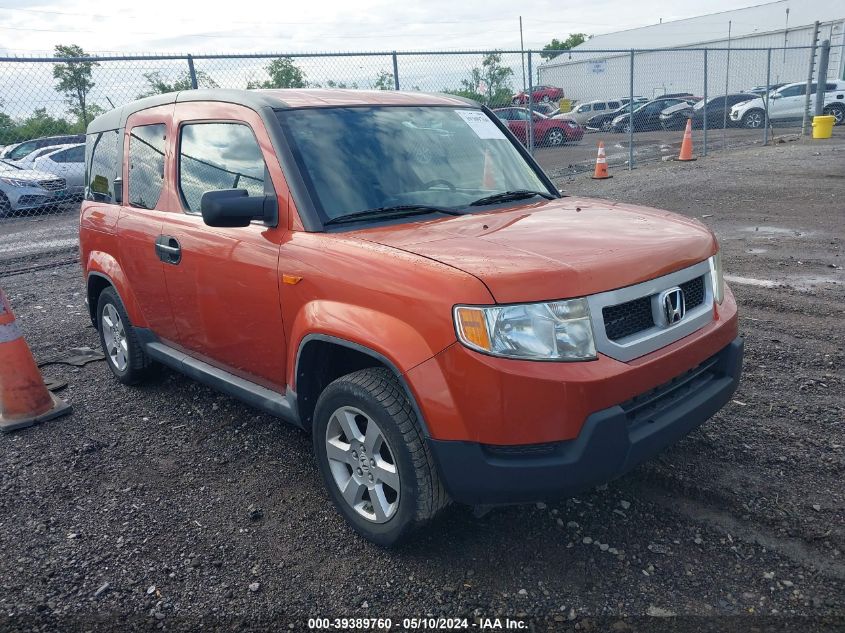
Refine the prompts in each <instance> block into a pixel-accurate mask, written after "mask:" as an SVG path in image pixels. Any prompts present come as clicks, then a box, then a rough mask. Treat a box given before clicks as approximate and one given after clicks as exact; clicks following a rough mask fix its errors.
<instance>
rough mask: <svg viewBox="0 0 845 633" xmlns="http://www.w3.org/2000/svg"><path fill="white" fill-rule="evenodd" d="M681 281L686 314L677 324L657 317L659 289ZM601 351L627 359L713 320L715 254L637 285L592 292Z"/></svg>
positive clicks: (590, 299) (589, 300)
mask: <svg viewBox="0 0 845 633" xmlns="http://www.w3.org/2000/svg"><path fill="white" fill-rule="evenodd" d="M675 286H678V287H681V288H682V289H683V291H684V293H685V295H686V315H685V316H684V318H683V319H681V321H680V322H678V323H674V324H672V325H671V326H666V325H664V324H662V323H661V324H659V323H657V321H656V319H658V317H659V315H660V314H661V313H660V312H659V311H658V306H657V305H656V304H657V295H659V294H660V293H661V292H663V291H664V290H668V289H671V288H673V287H675ZM586 300H587V305H589V306H590V314H591V315H592V322H593V336H594V337H595V341H596V351H598V352H600V353H601V354H604V355H606V356H609V357H611V358H615V359H616V360H620V361H622V362H627V361H630V360H633V359H634V358H638V357H640V356H643V355H645V354H648V353H650V352H653V351H655V350H658V349H660V348H661V347H665V346H666V345H669V344H670V343H673V342H674V341H677V340H679V339H682V338H683V337H685V336H688V335H689V334H692V333H693V332H695V331H696V330H698V329H699V328H701V327H704V326H705V325H706V324H707V323H709V322H710V321H712V320H713V310H712V307H713V288H712V284H711V270H710V262H709V260H705V261H703V262H699V263H698V264H693V265H692V266H689V267H688V268H684V269H682V270H678V271H676V272H673V273H669V274H668V275H663V276H661V277H655V278H654V279H649V280H648V281H644V282H641V283H638V284H634V285H632V286H623V287H621V288H617V289H615V290H608V291H607V292H600V293H597V294H594V295H589V296H587V297H586Z"/></svg>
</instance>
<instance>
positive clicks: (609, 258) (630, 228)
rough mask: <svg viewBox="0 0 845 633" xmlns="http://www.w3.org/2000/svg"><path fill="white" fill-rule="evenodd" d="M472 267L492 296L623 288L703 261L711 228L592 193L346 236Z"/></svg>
mask: <svg viewBox="0 0 845 633" xmlns="http://www.w3.org/2000/svg"><path fill="white" fill-rule="evenodd" d="M349 236H350V237H356V238H358V239H362V240H368V241H371V242H375V243H378V244H382V245H385V246H390V247H393V248H397V249H400V250H403V251H406V252H409V253H414V254H416V255H419V256H422V257H426V258H429V259H433V260H436V261H439V262H442V263H444V264H447V265H449V266H452V267H453V268H457V269H460V270H463V271H464V272H467V273H469V274H471V275H474V276H475V277H477V278H478V279H480V280H481V281H482V282H484V284H485V285H486V286H487V287H488V288H489V290H490V292H491V293H492V294H493V297H494V299H495V300H496V301H497V302H499V303H516V302H524V301H542V300H550V299H564V298H570V297H580V296H585V295H590V294H594V293H597V292H603V291H605V290H612V289H614V288H621V287H623V286H630V285H632V284H636V283H639V282H642V281H646V280H648V279H653V278H654V277H659V276H661V275H666V274H668V273H670V272H674V271H676V270H680V269H682V268H685V267H687V266H691V265H693V264H695V263H698V262H701V261H703V260H705V259H707V258H708V257H709V256H710V255H712V254H713V253H714V252H715V251H716V243H715V239H714V237H713V235H712V233H711V232H710V230H709V229H708V228H707V227H705V226H704V225H703V224H701V223H700V222H698V221H696V220H691V219H688V218H684V217H682V216H679V215H675V214H673V213H670V212H668V211H660V210H658V209H650V208H647V207H640V206H635V205H627V204H620V203H615V202H610V201H607V200H596V199H590V198H562V199H557V200H549V201H543V202H540V203H537V204H530V205H526V206H522V207H519V208H515V209H508V210H496V211H490V212H486V213H477V214H472V215H467V216H462V217H451V218H447V219H443V220H433V221H429V222H423V223H419V222H412V223H406V224H399V225H392V226H389V227H379V228H374V229H366V230H362V231H356V232H354V233H350V234H349Z"/></svg>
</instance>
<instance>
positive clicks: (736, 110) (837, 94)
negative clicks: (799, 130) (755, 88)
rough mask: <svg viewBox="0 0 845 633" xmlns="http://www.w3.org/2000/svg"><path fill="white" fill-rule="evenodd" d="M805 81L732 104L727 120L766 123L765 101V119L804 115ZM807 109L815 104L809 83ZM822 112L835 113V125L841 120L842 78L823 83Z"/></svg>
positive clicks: (844, 112)
mask: <svg viewBox="0 0 845 633" xmlns="http://www.w3.org/2000/svg"><path fill="white" fill-rule="evenodd" d="M806 88H807V83H806V82H804V81H802V82H799V83H793V84H786V85H785V86H782V87H780V88H778V89H777V90H773V91H772V92H770V93H769V94H768V96H765V97H760V98H758V99H751V100H750V101H744V102H743V103H738V104H736V105H735V106H734V107H733V108H731V121H733V122H734V123H739V124H741V125H742V126H743V127H747V128H752V129H754V128H759V127H762V126H763V125H765V123H766V103H767V102H768V107H769V112H768V115H769V119H771V120H772V121H783V120H788V119H800V118H802V117H803V116H804V103H805V101H806V92H805V90H806ZM810 90H811V94H810V111H811V112H812V111H813V109H814V108H815V103H816V84H815V83H813V84H811V85H810ZM823 112H824V113H825V114H829V115H832V116H834V117H836V125H841V124H842V123H843V121H845V81H842V80H829V81H827V83H826V85H825V94H824V110H823Z"/></svg>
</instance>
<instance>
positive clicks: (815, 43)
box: [801, 20, 819, 137]
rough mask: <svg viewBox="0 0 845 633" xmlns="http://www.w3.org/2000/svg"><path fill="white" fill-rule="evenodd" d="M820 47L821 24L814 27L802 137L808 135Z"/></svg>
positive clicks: (802, 120) (802, 121)
mask: <svg viewBox="0 0 845 633" xmlns="http://www.w3.org/2000/svg"><path fill="white" fill-rule="evenodd" d="M818 45H819V22H818V20H816V23H815V24H814V25H813V45H812V47H811V48H810V64H809V68H808V69H807V86H806V88H804V116H803V117H802V118H801V136H802V137H803V136H804V135H805V134H806V133H807V115H808V114H809V113H810V86H812V85H813V70H814V68H815V65H816V47H818Z"/></svg>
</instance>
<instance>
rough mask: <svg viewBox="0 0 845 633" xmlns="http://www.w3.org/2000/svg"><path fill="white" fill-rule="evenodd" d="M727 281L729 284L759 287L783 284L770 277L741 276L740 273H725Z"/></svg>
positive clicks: (772, 286)
mask: <svg viewBox="0 0 845 633" xmlns="http://www.w3.org/2000/svg"><path fill="white" fill-rule="evenodd" d="M725 281H727V282H728V283H729V284H739V285H740V286H757V287H759V288H775V287H777V286H781V285H783V284H779V283H777V282H776V281H771V280H769V279H753V278H752V277H740V276H738V275H725Z"/></svg>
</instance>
